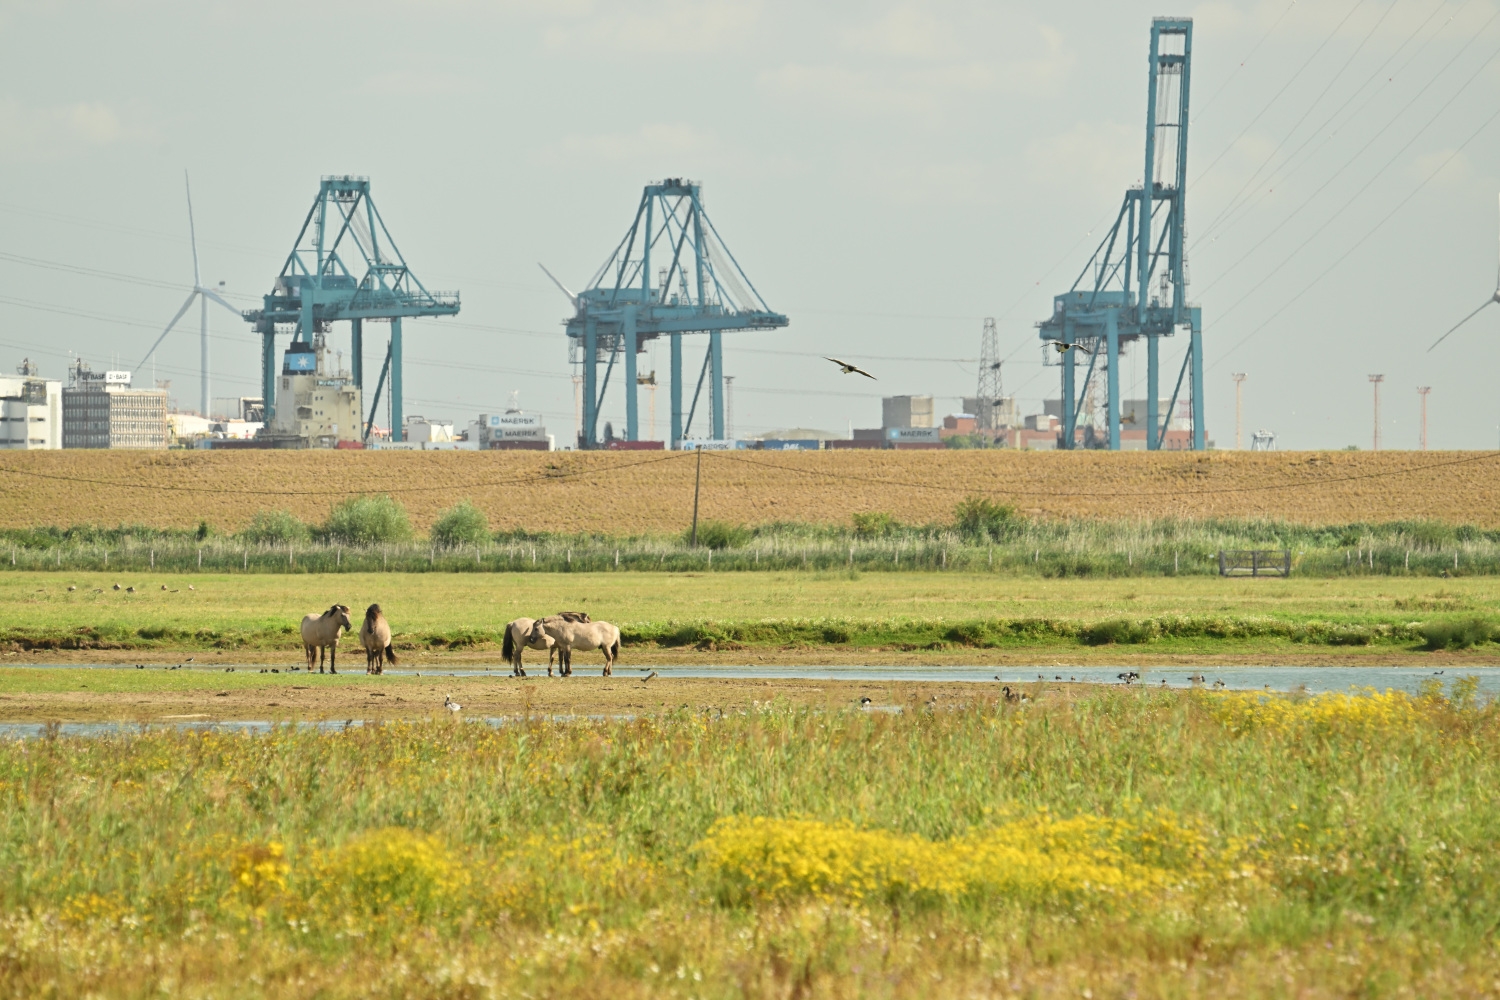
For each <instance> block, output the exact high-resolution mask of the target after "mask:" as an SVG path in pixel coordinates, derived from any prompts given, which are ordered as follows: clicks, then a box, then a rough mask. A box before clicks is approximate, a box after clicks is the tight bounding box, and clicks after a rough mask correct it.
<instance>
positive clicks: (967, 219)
mask: <svg viewBox="0 0 1500 1000" xmlns="http://www.w3.org/2000/svg"><path fill="white" fill-rule="evenodd" d="M1184 7H1185V9H1182V8H1179V9H1162V8H1160V7H1158V6H1156V5H1150V4H1139V3H1129V2H1127V3H1119V2H1088V3H1061V4H1059V3H1051V4H1040V3H1032V4H1020V3H1008V2H1003V0H988V2H983V3H979V2H975V3H965V2H942V0H929V2H925V3H921V4H901V3H867V4H861V3H823V4H807V3H795V4H794V3H786V2H778V0H763V2H755V0H744V2H741V0H709V2H660V3H647V2H621V0H616V2H613V3H594V2H590V0H573V2H555V3H547V2H525V0H517V2H510V3H506V2H499V3H466V2H462V0H452V2H429V3H403V2H396V0H363V2H361V3H358V4H354V3H344V2H325V3H316V4H308V3H298V4H291V3H284V2H281V0H262V2H258V3H254V4H250V3H216V2H203V0H200V2H197V3H186V2H153V0H133V2H130V3H123V2H122V3H92V4H80V3H41V2H35V3H33V2H26V0H9V2H7V3H5V4H3V5H0V45H3V49H0V64H3V65H4V66H5V67H6V68H5V71H4V75H3V77H0V80H3V84H0V181H3V184H0V226H3V232H0V283H3V284H0V320H3V324H4V328H3V331H0V357H3V358H4V359H7V360H5V361H4V366H5V369H6V370H9V369H10V367H11V366H12V365H14V364H15V363H16V362H17V361H19V360H20V358H21V356H22V355H30V356H31V358H32V359H33V360H35V361H37V362H39V363H40V364H41V366H42V369H43V372H44V374H46V375H48V376H49V377H62V374H63V370H64V367H65V365H66V363H67V358H68V354H69V352H75V353H77V354H81V355H82V356H83V357H85V358H86V359H88V360H90V361H91V362H93V363H94V366H95V367H96V368H98V367H101V366H103V365H112V364H113V361H112V359H118V362H119V363H120V364H122V365H123V366H125V367H131V366H133V365H134V364H135V362H136V361H137V360H138V359H139V358H140V357H141V355H142V354H144V352H145V350H146V348H147V347H148V346H149V345H150V343H151V341H152V340H154V339H155V336H156V333H157V332H159V330H160V327H161V326H163V325H165V323H166V321H167V320H168V319H170V318H171V316H172V314H173V313H174V312H175V311H176V310H177V307H178V306H179V304H180V303H181V301H182V298H183V297H184V295H185V294H186V292H187V290H188V288H189V287H190V285H191V277H192V261H191V257H190V253H189V248H188V242H187V218H186V210H185V205H184V199H183V183H182V174H183V170H184V168H186V169H188V170H190V171H191V173H192V181H193V197H194V208H195V211H196V216H197V225H198V234H199V251H200V255H201V257H202V259H203V272H204V275H203V276H204V278H205V280H206V281H208V282H210V283H216V282H218V281H224V282H225V283H226V286H225V287H226V290H227V291H228V293H229V294H230V295H231V301H232V302H234V303H236V304H237V305H242V306H243V307H244V308H249V307H251V306H253V305H256V304H258V302H259V296H260V295H261V294H262V293H264V292H265V291H267V290H268V289H269V287H270V284H271V281H272V279H273V278H274V277H275V275H276V273H277V272H278V270H279V268H280V265H281V262H282V259H283V258H284V257H285V255H286V253H287V251H288V250H289V249H290V247H291V243H292V240H293V238H294V237H295V236H296V233H297V227H298V226H299V225H300V224H301V221H302V219H303V217H304V215H305V214H306V212H307V210H308V207H309V206H310V204H311V202H312V199H313V197H314V195H315V194H316V192H317V186H318V178H319V176H320V175H323V174H332V173H354V174H362V175H367V176H369V177H370V178H371V182H372V185H373V190H374V194H375V200H376V203H377V205H378V206H379V207H380V209H381V211H382V213H383V214H384V217H385V220H386V222H387V224H388V225H389V227H390V229H391V231H392V233H393V235H394V236H395V238H396V240H397V241H398V243H399V245H400V248H401V250H402V251H403V252H404V254H405V256H406V258H407V260H408V262H409V263H410V264H411V266H412V268H413V270H414V272H415V273H416V274H417V275H418V276H419V277H420V278H421V279H422V281H423V282H424V283H425V284H426V285H427V286H428V287H429V288H439V289H448V288H458V289H461V291H462V294H463V311H462V314H461V315H460V316H458V317H456V319H455V320H453V321H448V320H435V321H430V322H424V323H412V324H409V325H408V327H407V329H408V331H409V333H408V335H407V338H406V345H407V346H406V357H407V366H406V378H407V381H406V386H407V388H406V399H407V402H406V412H407V413H408V414H411V413H421V414H426V415H429V416H443V417H449V418H452V419H454V420H456V421H457V422H458V423H459V424H460V425H461V424H463V423H464V422H465V421H467V420H469V419H472V418H473V417H474V416H475V415H476V414H478V413H479V412H481V411H486V410H489V411H493V410H496V409H498V408H503V407H504V405H505V403H506V401H507V400H508V398H509V395H510V393H511V392H512V391H514V390H519V391H520V399H521V402H522V404H523V406H525V407H526V408H528V409H535V410H540V411H542V412H543V413H544V414H545V415H546V417H547V420H548V425H549V427H550V428H551V429H553V430H554V431H556V432H557V434H558V440H559V442H560V443H561V442H563V441H564V440H568V439H570V438H571V434H572V427H573V388H572V382H571V379H570V375H571V372H570V370H569V367H568V364H567V353H566V338H565V337H564V335H563V332H562V327H561V322H562V320H563V319H564V318H565V317H566V315H567V314H568V312H569V306H568V304H567V302H566V300H565V299H564V298H563V297H562V295H561V294H560V293H559V292H558V291H557V290H556V289H555V288H554V287H552V285H551V284H550V283H549V282H548V281H547V279H546V278H545V276H543V275H542V274H541V272H540V271H539V270H538V269H537V267H536V262H537V261H543V262H545V263H546V264H547V266H548V267H550V268H551V269H552V270H553V271H554V272H556V273H557V274H558V275H559V277H561V278H562V279H563V280H564V281H565V282H567V283H569V284H570V285H573V286H575V287H576V286H579V285H582V284H583V283H584V282H585V281H586V280H587V278H588V277H589V275H590V274H591V273H592V272H593V270H594V269H595V268H596V267H597V266H598V264H599V263H600V261H602V260H603V259H604V258H605V256H606V255H607V254H608V253H609V251H610V248H611V247H613V246H614V245H615V243H616V242H618V241H619V239H620V238H621V236H622V235H623V234H624V232H625V230H626V228H627V227H628V226H629V224H630V221H631V218H632V215H633V213H634V210H635V207H636V204H637V202H638V200H639V198H640V193H641V187H642V185H643V184H644V183H646V182H647V181H649V180H653V179H659V178H662V177H669V176H687V177H691V178H694V179H697V180H700V181H701V182H702V183H703V185H704V196H705V201H706V205H707V207H708V210H709V212H710V214H711V215H712V216H713V218H714V220H715V222H716V224H717V226H718V229H719V231H720V233H722V235H723V236H724V239H725V241H726V242H727V244H728V246H729V247H730V249H731V250H732V251H733V252H734V253H735V255H736V256H737V257H738V259H739V260H740V262H741V263H742V264H743V265H744V268H745V270H746V272H747V273H748V274H749V276H750V278H751V279H752V280H753V281H754V282H755V284H756V286H757V287H758V289H759V290H760V291H761V293H762V294H763V295H764V297H765V299H766V301H767V302H768V303H769V304H770V305H771V306H772V308H775V309H777V310H780V311H782V312H785V313H787V314H788V315H789V316H790V317H791V326H790V327H789V328H788V329H785V330H781V331H776V332H772V333H750V332H745V333H733V334H726V336H725V345H726V346H725V356H726V361H725V371H726V373H727V374H730V375H733V376H735V378H736V385H735V389H734V394H733V400H732V404H733V420H734V429H735V430H736V432H737V433H739V434H741V435H745V434H749V433H755V432H759V431H763V430H766V429H771V428H776V427H785V426H789V425H800V426H812V427H821V428H826V429H829V430H846V429H847V428H848V427H849V425H850V424H851V423H852V425H853V426H856V427H859V426H876V425H878V424H879V420H880V396H881V395H883V394H894V393H932V394H934V395H936V396H937V397H938V401H937V406H938V409H939V411H940V412H941V413H947V412H952V411H954V410H957V409H958V408H959V405H960V397H962V396H964V395H972V394H973V392H974V387H975V368H976V365H975V360H976V359H977V355H978V350H979V336H980V330H981V326H982V323H983V318H984V317H986V316H994V317H996V318H997V319H998V321H999V328H1000V336H1001V353H1002V356H1005V357H1007V358H1008V360H1007V361H1006V364H1005V368H1004V379H1005V389H1006V392H1007V393H1012V392H1013V393H1015V394H1017V395H1018V396H1019V397H1020V400H1021V408H1022V412H1035V411H1037V410H1040V408H1041V400H1042V399H1043V398H1044V397H1046V396H1055V395H1057V392H1058V390H1057V369H1055V368H1046V369H1044V368H1043V367H1042V365H1041V363H1040V361H1041V352H1040V349H1039V347H1038V346H1037V344H1038V342H1037V339H1036V330H1035V328H1034V323H1035V322H1036V321H1037V320H1039V319H1041V318H1043V317H1044V316H1046V315H1047V314H1048V313H1049V312H1050V303H1051V296H1052V295H1053V294H1056V293H1059V292H1062V291H1065V290H1066V289H1067V288H1068V287H1069V285H1070V284H1071V283H1072V281H1073V279H1074V278H1075V277H1076V275H1077V274H1078V271H1079V270H1080V269H1081V268H1082V267H1083V265H1084V263H1085V261H1086V260H1087V258H1088V255H1089V252H1090V251H1091V250H1092V249H1093V245H1094V243H1095V242H1096V241H1097V240H1098V238H1099V236H1100V235H1101V232H1102V229H1103V225H1104V223H1105V222H1106V220H1112V219H1113V217H1114V213H1115V212H1116V211H1117V210H1118V208H1119V203H1120V199H1121V197H1122V195H1123V193H1124V190H1125V189H1126V187H1128V186H1129V185H1130V184H1132V183H1139V181H1140V177H1141V160H1142V146H1143V130H1144V106H1145V87H1146V51H1147V44H1148V36H1149V26H1150V19H1151V17H1152V15H1156V14H1187V15H1191V16H1192V17H1193V18H1194V26H1195V39H1194V47H1195V51H1194V65H1193V73H1194V78H1193V106H1194V113H1193V120H1192V127H1191V132H1190V149H1189V155H1188V164H1189V170H1188V173H1189V178H1190V183H1189V189H1188V199H1187V218H1188V230H1189V267H1190V273H1191V280H1192V285H1191V289H1190V297H1191V298H1192V300H1193V301H1194V302H1196V303H1197V304H1199V305H1201V306H1202V309H1203V316H1204V335H1203V340H1204V346H1205V358H1206V368H1207V375H1206V380H1205V382H1206V385H1205V393H1206V396H1207V400H1208V433H1209V435H1210V437H1212V438H1214V439H1215V440H1216V441H1217V442H1218V444H1219V445H1220V446H1221V447H1225V446H1232V445H1233V440H1234V391H1233V383H1232V382H1231V379H1230V375H1231V373H1232V372H1237V371H1243V372H1246V373H1247V374H1248V379H1247V380H1246V382H1245V389H1244V394H1245V429H1246V444H1247V446H1248V443H1249V433H1250V431H1251V430H1254V429H1256V428H1262V427H1264V428H1269V429H1272V430H1274V431H1275V432H1276V433H1277V435H1278V438H1279V441H1280V444H1281V446H1282V447H1283V448H1321V447H1342V446H1344V445H1346V444H1357V445H1359V446H1360V447H1362V448H1368V447H1369V446H1370V442H1371V389H1370V385H1369V382H1368V379H1367V376H1368V375H1369V374H1371V373H1376V372H1379V373H1384V374H1385V376H1386V381H1385V384H1384V387H1383V388H1384V391H1383V395H1382V414H1383V419H1382V435H1383V445H1384V446H1385V447H1399V448H1408V447H1415V446H1416V445H1417V434H1418V429H1417V425H1418V412H1419V411H1418V400H1417V394H1416V391H1415V389H1416V387H1417V386H1418V385H1430V386H1432V394H1431V396H1430V398H1429V400H1430V401H1429V438H1430V446H1431V447H1433V448H1485V447H1490V448H1492V447H1496V445H1497V442H1500V394H1497V392H1496V391H1495V387H1494V381H1493V380H1494V372H1495V370H1496V362H1497V360H1500V305H1497V306H1495V307H1493V308H1492V309H1488V310H1486V311H1485V312H1483V313H1481V314H1480V316H1479V317H1478V318H1476V319H1475V320H1474V321H1473V322H1472V323H1471V324H1470V325H1469V326H1467V327H1465V328H1464V329H1463V330H1461V331H1460V332H1459V333H1457V334H1455V335H1454V336H1453V337H1451V338H1449V340H1448V341H1447V342H1445V343H1444V344H1443V346H1441V347H1440V348H1438V349H1437V351H1435V352H1432V353H1427V348H1428V346H1429V345H1430V344H1431V343H1432V341H1433V340H1435V339H1436V338H1437V337H1438V336H1439V335H1441V334H1442V333H1443V331H1444V330H1446V329H1447V328H1448V327H1449V326H1451V325H1452V324H1453V323H1455V322H1457V321H1458V319H1460V318H1461V317H1463V316H1464V315H1465V314H1467V313H1468V312H1469V311H1470V310H1472V309H1474V308H1475V307H1476V306H1478V305H1479V304H1480V303H1481V302H1483V301H1484V300H1485V298H1486V297H1487V296H1489V295H1490V294H1491V293H1492V292H1493V291H1494V290H1495V282H1496V262H1497V226H1500V217H1497V202H1496V194H1497V191H1500V101H1497V98H1500V5H1497V3H1496V2H1495V0H1440V2H1434V0H1298V2H1295V3H1292V2H1290V0H1267V2H1264V3H1250V2H1240V3H1231V2H1210V3H1200V4H1189V5H1184ZM58 263H61V264H65V265H67V267H68V268H82V269H92V270H94V271H104V272H111V273H118V274H124V275H130V276H134V277H138V278H144V279H149V281H147V282H145V283H140V282H131V281H120V280H113V279H110V278H108V277H103V276H100V275H98V274H89V273H80V272H79V271H77V270H68V269H59V268H57V267H55V266H54V265H55V264H58ZM195 312H196V311H195ZM210 316H211V323H212V331H213V334H214V339H213V342H212V343H213V351H214V362H213V366H212V369H213V377H214V393H215V395H233V394H247V395H255V394H258V386H259V355H258V347H257V345H258V338H257V337H255V336H253V335H252V334H251V333H250V331H249V327H248V325H247V324H244V323H243V322H237V321H236V320H235V319H234V318H233V317H232V316H230V314H229V313H228V312H225V311H224V310H222V309H219V308H217V307H215V311H214V312H212V313H211V314H210ZM367 329H371V328H367ZM180 331H181V332H180V333H179V332H176V331H174V332H173V334H172V336H171V337H169V338H168V341H167V343H166V344H165V345H164V346H163V348H162V352H161V353H160V355H159V364H158V376H159V377H162V378H166V377H170V378H172V379H173V380H174V381H173V393H174V395H175V396H176V397H177V399H178V400H179V402H180V403H181V404H182V405H183V406H184V407H191V406H195V405H196V402H197V397H198V388H197V367H198V344H197V325H196V316H194V317H193V319H192V320H191V321H185V325H184V326H182V327H180ZM384 334H385V330H384V328H383V327H374V328H373V329H372V332H371V333H369V334H367V340H369V341H370V344H369V345H368V346H367V360H366V365H367V370H369V371H371V372H372V373H378V366H379V363H380V358H381V353H380V352H383V350H384ZM334 342H335V344H337V345H339V346H343V347H345V348H347V326H346V325H340V327H339V328H338V330H337V332H336V334H335V337H334ZM660 343H661V346H659V347H658V348H657V349H656V352H655V357H654V359H653V358H651V357H645V358H643V359H642V365H643V370H650V368H651V367H652V366H653V364H654V367H655V368H656V370H657V371H658V373H659V376H662V377H663V378H664V376H665V374H666V371H667V368H668V362H667V350H666V347H665V344H664V342H660ZM706 344H707V338H704V337H698V338H689V340H688V347H687V352H686V353H687V367H689V368H692V369H693V370H694V371H696V367H697V364H698V361H697V359H698V358H701V352H702V349H703V347H705V346H706ZM1183 346H1185V345H1183V343H1182V338H1178V339H1177V340H1176V341H1174V342H1169V345H1168V348H1167V350H1166V354H1165V365H1166V366H1167V367H1170V368H1171V371H1172V372H1173V373H1174V374H1175V371H1176V366H1175V365H1176V362H1175V359H1180V357H1181V352H1182V348H1183ZM825 353H826V354H832V355H835V356H838V357H845V358H849V359H851V360H857V361H861V362H865V363H866V367H868V368H870V369H871V370H872V371H874V372H875V373H876V374H877V375H879V376H880V382H879V383H878V384H877V383H864V384H859V382H863V380H859V382H856V380H855V378H846V377H843V376H840V375H839V374H838V373H837V371H836V370H834V369H833V368H832V366H831V365H829V364H828V363H827V362H824V361H821V360H819V359H818V358H817V357H816V355H819V354H825ZM1143 355H1144V350H1143V349H1142V356H1141V357H1140V358H1139V360H1138V361H1137V359H1136V358H1135V357H1133V356H1131V355H1127V357H1126V360H1125V361H1124V363H1123V365H1122V374H1123V376H1124V378H1123V379H1122V382H1123V383H1124V384H1125V385H1127V386H1129V385H1131V384H1132V383H1137V382H1138V383H1140V388H1137V390H1136V391H1128V390H1127V391H1126V393H1125V395H1126V396H1127V397H1130V396H1135V395H1139V394H1141V389H1142V388H1143V384H1144V377H1145V359H1144V356H1143ZM373 381H374V374H371V375H369V376H367V389H368V388H370V387H371V386H370V385H369V383H373ZM1163 391H1164V392H1169V391H1170V386H1167V387H1166V388H1165V389H1164V390H1163ZM641 403H642V409H641V414H642V424H643V430H645V429H646V428H645V426H644V425H645V423H646V420H647V397H646V396H645V394H644V393H643V394H642V400H641ZM667 410H668V403H667V393H666V391H665V388H663V390H661V395H660V397H659V399H658V403H657V436H659V437H664V436H665V434H666V426H667ZM623 412H624V403H623V397H622V396H621V395H620V394H619V393H618V392H613V393H612V394H611V396H610V398H608V399H607V400H606V403H605V409H604V417H605V418H606V419H613V420H614V421H615V423H616V426H619V425H620V424H622V423H623ZM381 419H382V421H383V419H384V412H383V410H382V413H381ZM700 419H701V418H700Z"/></svg>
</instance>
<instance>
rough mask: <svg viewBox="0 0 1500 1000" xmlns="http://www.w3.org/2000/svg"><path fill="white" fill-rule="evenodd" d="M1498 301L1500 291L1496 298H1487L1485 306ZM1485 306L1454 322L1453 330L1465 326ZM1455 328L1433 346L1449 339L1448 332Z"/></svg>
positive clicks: (1429, 350)
mask: <svg viewBox="0 0 1500 1000" xmlns="http://www.w3.org/2000/svg"><path fill="white" fill-rule="evenodd" d="M1497 301H1500V292H1497V293H1496V298H1491V299H1489V300H1487V301H1486V302H1485V304H1484V306H1489V305H1494V304H1495V302H1497ZM1484 306H1480V307H1479V308H1478V309H1475V310H1474V311H1473V312H1471V313H1469V315H1467V316H1465V317H1464V318H1463V319H1461V320H1459V321H1458V322H1457V323H1455V324H1453V330H1457V329H1458V328H1459V327H1461V326H1463V325H1464V324H1465V323H1467V322H1468V321H1469V320H1471V319H1473V318H1474V317H1475V316H1478V315H1479V314H1480V312H1482V311H1483V310H1484ZM1453 330H1449V331H1448V333H1445V334H1443V335H1442V336H1441V337H1439V338H1438V339H1437V340H1436V341H1435V342H1434V343H1433V345H1432V347H1436V346H1437V345H1438V344H1441V343H1442V342H1443V341H1445V340H1447V339H1448V334H1451V333H1452V332H1453ZM1432 347H1429V348H1427V350H1428V353H1431V352H1432Z"/></svg>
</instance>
